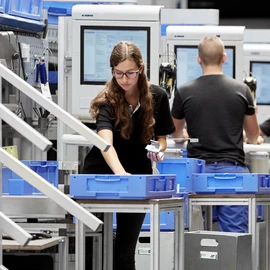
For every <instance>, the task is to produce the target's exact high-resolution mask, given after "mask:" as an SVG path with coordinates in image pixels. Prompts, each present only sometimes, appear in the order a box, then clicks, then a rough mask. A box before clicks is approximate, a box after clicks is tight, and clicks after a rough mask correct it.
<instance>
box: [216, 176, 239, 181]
mask: <svg viewBox="0 0 270 270" xmlns="http://www.w3.org/2000/svg"><path fill="white" fill-rule="evenodd" d="M214 178H215V179H222V180H223V179H225V180H231V179H236V176H235V175H226V176H221V175H215V176H214Z"/></svg>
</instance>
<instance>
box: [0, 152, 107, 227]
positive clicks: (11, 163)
mask: <svg viewBox="0 0 270 270" xmlns="http://www.w3.org/2000/svg"><path fill="white" fill-rule="evenodd" d="M0 161H1V162H2V163H4V164H5V165H6V166H7V167H9V168H12V171H14V172H15V173H16V174H18V175H19V176H21V177H22V178H23V179H25V180H26V181H27V182H28V183H29V184H31V185H32V186H34V187H35V188H37V189H38V190H39V191H41V192H42V193H44V194H45V195H47V196H48V197H49V198H50V199H52V200H53V201H54V202H56V203H57V204H59V205H60V206H61V207H63V208H64V209H65V210H66V211H67V212H69V213H70V214H72V215H73V216H75V217H76V218H78V219H79V220H81V221H82V222H83V223H84V224H85V225H86V226H88V227H89V228H91V229H92V230H93V231H97V230H98V229H100V227H101V226H102V225H103V222H102V221H101V220H99V219H98V218H97V217H96V216H94V215H93V214H91V213H90V212H88V211H87V210H86V209H85V208H83V207H82V206H81V205H79V204H78V203H76V202H75V201H74V200H72V199H71V198H70V197H68V196H67V195H65V194H64V193H63V192H62V191H60V190H59V189H58V188H56V187H54V186H53V185H52V184H50V183H49V182H48V181H46V180H45V179H44V178H43V177H41V176H40V175H38V174H37V173H36V172H34V171H33V170H31V169H30V168H29V167H27V166H26V165H25V164H23V163H22V162H21V161H19V160H18V159H16V158H15V157H13V156H12V155H10V154H9V153H8V152H7V151H6V150H4V149H2V148H0Z"/></svg>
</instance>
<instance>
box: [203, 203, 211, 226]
mask: <svg viewBox="0 0 270 270" xmlns="http://www.w3.org/2000/svg"><path fill="white" fill-rule="evenodd" d="M212 208H213V205H207V206H205V214H204V216H205V217H204V220H205V221H204V227H205V229H206V230H209V231H212V230H213V211H212Z"/></svg>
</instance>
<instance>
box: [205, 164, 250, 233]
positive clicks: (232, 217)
mask: <svg viewBox="0 0 270 270" xmlns="http://www.w3.org/2000/svg"><path fill="white" fill-rule="evenodd" d="M205 173H248V169H247V168H246V167H243V166H241V165H239V164H237V163H234V162H229V161H228V162H227V161H221V162H213V163H209V164H206V166H205ZM214 208H215V212H216V216H217V222H218V227H219V230H220V231H222V232H241V233H247V232H248V206H237V205H217V206H214ZM213 212H214V211H213Z"/></svg>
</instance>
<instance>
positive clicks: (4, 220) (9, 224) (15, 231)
mask: <svg viewBox="0 0 270 270" xmlns="http://www.w3.org/2000/svg"><path fill="white" fill-rule="evenodd" d="M0 224H1V229H2V230H3V231H4V232H5V233H6V234H7V235H8V236H10V237H11V238H12V239H14V240H15V241H17V242H18V243H19V244H20V245H21V246H26V245H27V244H28V242H29V241H30V240H31V239H32V238H33V237H32V235H31V234H30V233H28V232H27V231H26V230H24V229H23V228H22V227H20V226H19V225H18V224H16V223H15V222H14V221H13V220H12V219H10V218H9V217H8V216H6V215H5V214H4V213H3V212H1V211H0Z"/></svg>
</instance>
